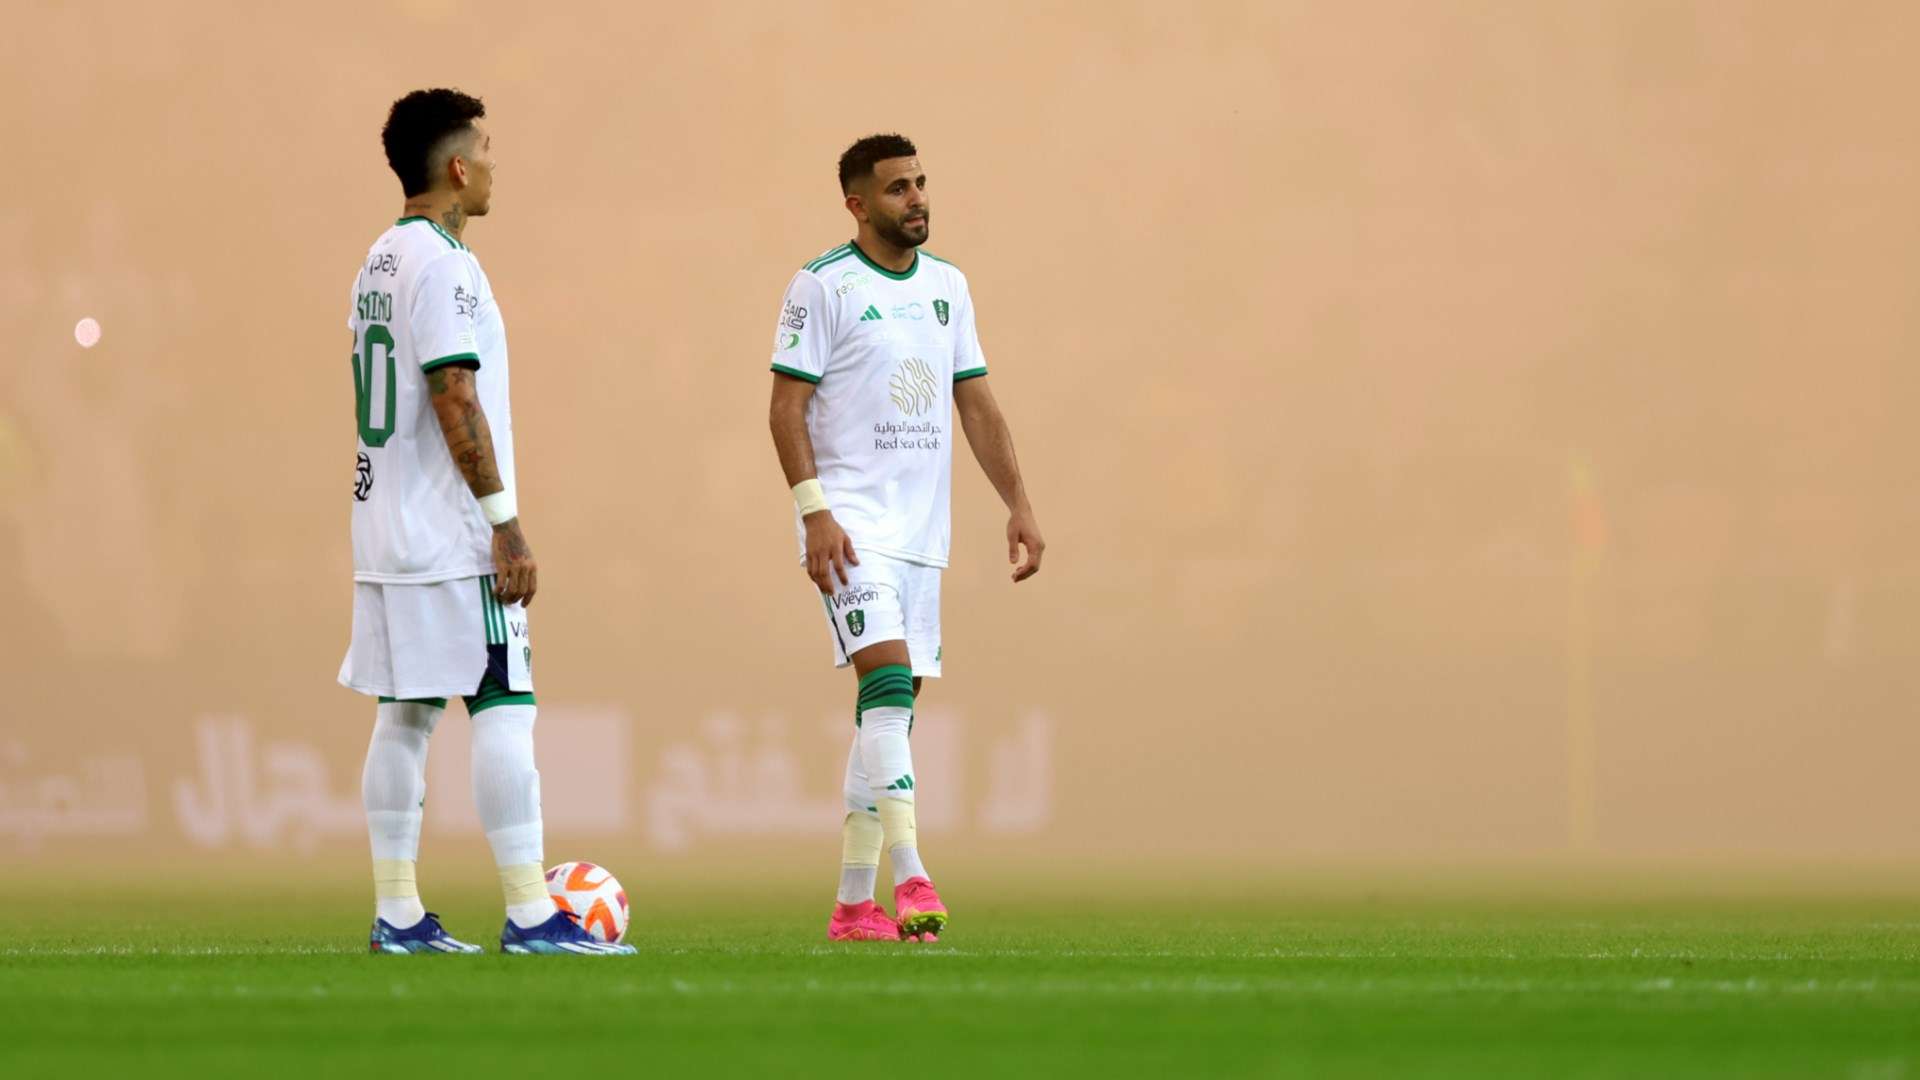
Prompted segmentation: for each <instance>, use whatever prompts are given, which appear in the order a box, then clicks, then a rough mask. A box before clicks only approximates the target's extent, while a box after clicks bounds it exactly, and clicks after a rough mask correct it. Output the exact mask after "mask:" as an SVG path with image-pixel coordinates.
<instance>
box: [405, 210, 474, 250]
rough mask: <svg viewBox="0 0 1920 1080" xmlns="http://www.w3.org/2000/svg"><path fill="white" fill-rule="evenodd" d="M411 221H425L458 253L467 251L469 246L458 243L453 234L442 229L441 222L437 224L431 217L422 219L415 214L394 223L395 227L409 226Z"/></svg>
mask: <svg viewBox="0 0 1920 1080" xmlns="http://www.w3.org/2000/svg"><path fill="white" fill-rule="evenodd" d="M410 221H424V222H426V223H427V227H428V228H431V229H432V230H433V231H434V232H437V233H439V234H440V239H442V240H445V241H446V242H447V243H449V244H452V245H453V246H454V249H455V250H456V251H465V250H467V245H465V244H463V243H461V242H460V241H458V240H455V239H454V238H453V234H452V233H450V232H448V231H447V230H445V229H443V228H441V227H440V223H439V222H437V221H435V220H433V219H432V218H429V217H421V216H420V215H418V214H414V215H412V216H411V217H403V218H401V219H400V220H399V221H396V222H394V224H395V225H405V224H407V223H408V222H410Z"/></svg>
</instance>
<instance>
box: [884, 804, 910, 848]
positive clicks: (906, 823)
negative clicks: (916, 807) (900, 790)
mask: <svg viewBox="0 0 1920 1080" xmlns="http://www.w3.org/2000/svg"><path fill="white" fill-rule="evenodd" d="M878 804H879V809H880V828H881V829H882V830H883V831H884V832H885V834H886V841H887V850H888V851H892V850H893V849H894V848H897V847H900V846H901V845H903V844H904V845H906V846H907V847H910V848H917V847H919V846H920V843H919V835H918V833H919V830H918V829H916V828H915V827H914V823H913V821H914V818H913V804H912V803H910V802H908V801H907V800H905V799H881V800H879V801H878Z"/></svg>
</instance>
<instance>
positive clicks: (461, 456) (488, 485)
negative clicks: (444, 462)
mask: <svg viewBox="0 0 1920 1080" xmlns="http://www.w3.org/2000/svg"><path fill="white" fill-rule="evenodd" d="M472 381H473V372H471V371H468V370H467V369H465V368H459V367H444V368H436V369H434V370H433V371H429V372H427V386H428V388H429V389H431V390H432V391H433V396H434V398H435V399H436V400H435V401H434V412H435V413H436V414H438V415H439V417H440V431H441V433H442V434H443V435H445V436H446V437H447V450H448V451H449V452H451V453H452V454H453V463H454V464H455V465H456V466H458V467H459V469H460V475H461V476H463V477H465V478H466V481H467V487H468V488H469V489H471V490H472V491H473V493H474V494H475V495H477V496H478V495H491V494H493V493H494V492H496V491H500V490H503V489H504V488H505V485H504V484H502V483H501V481H500V469H499V466H498V465H497V464H496V462H495V461H494V456H493V429H492V428H490V427H489V426H488V425H487V414H486V413H485V412H483V411H481V409H480V403H479V402H478V401H475V400H474V399H473V396H472V395H471V394H466V395H462V396H461V397H460V398H459V399H458V400H454V399H452V398H451V397H450V395H449V391H451V390H452V389H453V388H454V387H464V386H466V385H468V384H470V383H472Z"/></svg>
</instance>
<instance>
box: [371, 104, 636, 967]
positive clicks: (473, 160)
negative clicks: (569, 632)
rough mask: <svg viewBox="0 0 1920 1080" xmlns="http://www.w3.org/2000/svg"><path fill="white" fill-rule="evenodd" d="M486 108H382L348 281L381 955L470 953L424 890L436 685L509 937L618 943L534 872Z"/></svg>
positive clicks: (516, 529)
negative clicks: (379, 223)
mask: <svg viewBox="0 0 1920 1080" xmlns="http://www.w3.org/2000/svg"><path fill="white" fill-rule="evenodd" d="M485 116H486V107H485V106H484V105H482V104H481V103H480V101H479V99H477V98H473V97H469V96H467V95H466V94H462V93H460V92H459V91H457V90H419V91H415V92H413V93H411V94H408V95H407V96H406V97H403V98H401V99H400V100H399V101H396V102H394V103H393V109H392V111H391V112H390V113H389V114H388V117H387V124H386V127H385V129H384V130H382V131H381V133H380V135H381V141H382V142H383V143H385V145H386V151H387V164H388V165H390V166H392V167H393V171H394V173H395V174H396V175H398V176H399V178H400V187H401V191H402V193H403V194H404V195H405V197H406V206H405V208H404V209H403V210H402V211H401V215H400V219H399V220H398V221H396V222H394V223H393V225H392V226H391V227H390V228H388V229H387V230H386V231H385V232H383V233H381V234H380V238H379V239H378V240H376V241H374V243H373V248H372V249H371V250H370V251H368V252H367V259H366V262H365V264H364V265H363V266H362V267H361V269H360V273H359V275H358V276H357V277H356V278H355V280H354V284H353V297H352V308H351V310H350V312H349V314H348V316H347V326H348V328H349V329H350V330H352V331H353V389H354V409H355V418H356V420H357V422H358V425H359V429H360V436H359V447H358V449H359V455H358V460H357V463H356V464H357V469H356V472H355V483H354V489H353V498H354V502H353V580H354V583H355V584H354V597H353V640H352V643H351V644H350V645H349V646H348V648H347V657H346V660H345V661H344V662H343V663H342V664H341V665H340V682H341V683H342V684H344V685H346V686H348V687H351V688H352V689H354V690H358V691H360V692H361V693H363V694H369V695H374V696H377V697H378V698H379V706H378V708H377V709H376V711H375V714H374V722H373V739H372V741H371V742H370V743H369V744H368V746H367V764H366V771H365V774H364V775H363V777H362V781H361V792H362V795H363V796H364V798H365V802H366V808H367V833H368V835H369V837H370V838H371V840H372V843H373V891H374V920H373V933H372V937H371V939H370V942H369V944H370V946H371V949H372V951H373V952H375V953H392V954H408V953H416V954H444V953H477V952H480V951H481V950H480V948H479V946H476V945H469V944H467V943H465V942H462V941H457V940H455V939H454V938H453V937H452V936H451V935H449V934H448V933H447V932H446V930H445V929H443V928H442V927H441V925H440V920H439V918H438V917H437V916H435V915H434V914H433V913H432V912H429V911H427V910H426V908H425V907H424V906H423V905H422V904H421V902H420V891H419V888H418V887H417V885H416V883H415V878H414V862H415V860H416V858H417V856H418V854H419V848H420V816H421V807H422V806H423V805H424V804H425V800H426V787H427V772H426V769H427V739H428V737H429V736H430V735H432V734H433V729H434V727H435V726H436V725H438V724H439V722H440V717H441V714H442V713H443V712H444V711H445V710H446V707H447V699H448V698H450V697H461V698H464V699H466V705H467V714H468V716H469V717H470V718H471V720H472V723H473V794H474V801H475V802H476V803H477V804H478V806H479V811H480V821H481V823H482V825H483V826H484V827H485V829H486V833H487V840H488V842H489V843H490V844H491V845H492V847H493V854H494V859H495V861H496V862H497V863H498V864H499V868H500V882H501V886H502V888H503V889H504V891H505V893H506V904H507V919H506V924H505V926H504V928H503V929H502V930H501V933H500V948H501V951H502V952H508V953H523V954H584V955H609V954H621V953H632V952H633V951H634V949H633V946H631V945H608V944H602V943H600V942H597V941H595V940H594V939H593V938H592V937H591V936H589V935H588V934H587V932H586V931H585V930H583V929H581V927H580V926H579V925H578V923H576V922H575V921H573V919H571V918H570V917H569V916H567V915H566V914H565V913H563V912H561V911H560V910H559V909H558V908H556V907H555V905H554V903H553V900H552V899H551V898H550V897H549V896H548V895H547V886H546V882H545V880H544V879H543V877H542V873H541V863H542V861H543V860H542V854H543V853H542V850H541V848H542V843H543V840H542V826H541V821H540V774H539V773H538V772H537V771H536V770H535V768H534V760H533V722H534V715H535V704H534V697H533V676H532V671H531V665H532V658H533V651H532V648H531V646H530V644H529V638H528V632H527V611H526V606H527V605H528V604H531V603H532V602H533V595H534V591H535V589H536V586H537V572H536V571H537V568H536V566H535V564H534V561H533V553H532V552H531V551H529V550H528V548H527V540H526V537H525V535H524V534H523V533H522V532H521V529H520V517H519V513H518V511H517V510H516V509H515V496H516V487H515V484H514V471H513V414H512V412H511V410H510V409H509V408H508V404H507V336H506V328H505V326H504V324H503V323H502V322H501V318H500V308H499V306H498V305H497V304H496V303H495V302H494V296H493V288H492V286H491V285H490V284H489V283H488V281H487V275H486V273H485V272H484V271H483V270H481V269H480V261H479V260H478V259H476V258H475V257H474V254H473V252H472V251H471V250H470V249H468V247H467V246H466V243H465V241H464V237H465V233H466V226H467V224H468V223H469V221H470V220H471V219H472V218H476V217H482V216H484V215H485V214H486V213H487V211H488V209H489V208H490V203H491V201H492V194H493V171H494V158H493V138H492V136H491V135H489V134H488V133H487V131H486V128H485V127H484V126H483V125H482V123H481V120H482V119H483V118H484V117H485Z"/></svg>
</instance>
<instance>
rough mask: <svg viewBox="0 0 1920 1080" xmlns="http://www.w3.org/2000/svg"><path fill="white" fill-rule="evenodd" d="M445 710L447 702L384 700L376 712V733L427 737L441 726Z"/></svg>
mask: <svg viewBox="0 0 1920 1080" xmlns="http://www.w3.org/2000/svg"><path fill="white" fill-rule="evenodd" d="M444 712H446V703H445V702H432V701H383V702H381V703H380V707H379V710H378V711H377V712H376V713H375V714H374V719H373V730H374V734H375V736H380V735H387V736H397V737H400V738H408V739H413V738H417V739H425V738H427V737H428V736H430V735H432V734H433V729H434V728H436V727H438V726H439V724H440V716H441V714H442V713H444Z"/></svg>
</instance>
